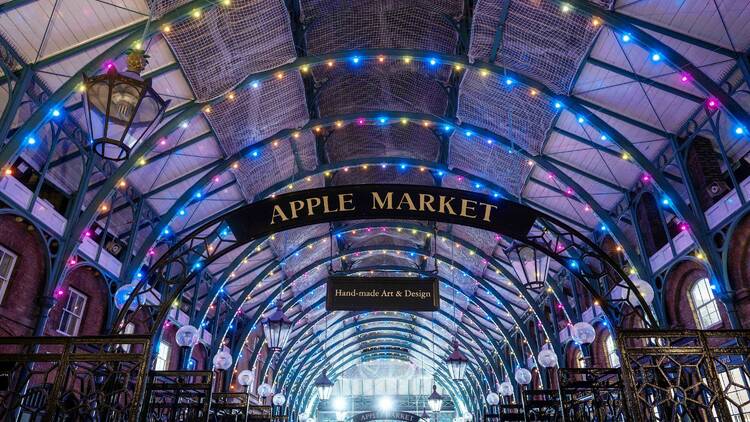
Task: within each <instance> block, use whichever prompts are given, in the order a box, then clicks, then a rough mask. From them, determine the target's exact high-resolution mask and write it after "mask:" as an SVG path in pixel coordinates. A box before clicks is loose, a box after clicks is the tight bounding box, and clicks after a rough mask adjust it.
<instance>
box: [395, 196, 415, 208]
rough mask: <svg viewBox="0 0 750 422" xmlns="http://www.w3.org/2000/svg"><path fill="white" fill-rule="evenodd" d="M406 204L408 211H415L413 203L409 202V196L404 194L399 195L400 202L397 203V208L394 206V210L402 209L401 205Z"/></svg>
mask: <svg viewBox="0 0 750 422" xmlns="http://www.w3.org/2000/svg"><path fill="white" fill-rule="evenodd" d="M404 203H406V205H407V206H408V207H409V210H411V211H416V210H417V207H415V206H414V201H412V200H411V196H410V195H409V194H408V193H404V194H403V195H401V201H400V202H399V203H398V206H396V209H399V210H400V209H403V208H401V205H403V204H404Z"/></svg>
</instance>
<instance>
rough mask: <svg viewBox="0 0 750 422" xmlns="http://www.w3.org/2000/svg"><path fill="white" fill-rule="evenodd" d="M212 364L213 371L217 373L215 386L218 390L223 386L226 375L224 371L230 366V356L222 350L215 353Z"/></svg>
mask: <svg viewBox="0 0 750 422" xmlns="http://www.w3.org/2000/svg"><path fill="white" fill-rule="evenodd" d="M213 364H214V369H216V371H217V372H218V375H217V377H216V384H217V387H218V388H221V387H223V386H224V375H225V374H226V370H227V369H229V367H230V366H232V355H231V354H229V352H227V351H226V350H224V349H222V350H219V351H218V352H216V355H214V359H213ZM218 388H217V389H218Z"/></svg>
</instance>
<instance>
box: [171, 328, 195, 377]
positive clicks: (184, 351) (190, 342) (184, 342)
mask: <svg viewBox="0 0 750 422" xmlns="http://www.w3.org/2000/svg"><path fill="white" fill-rule="evenodd" d="M174 341H175V343H177V345H178V346H180V360H181V363H180V366H181V367H182V369H190V368H188V355H189V353H190V349H191V348H192V347H193V346H195V345H196V344H198V329H197V328H195V327H193V326H192V325H183V326H182V327H180V328H179V329H178V330H177V332H176V333H175V335H174ZM193 369H195V368H193Z"/></svg>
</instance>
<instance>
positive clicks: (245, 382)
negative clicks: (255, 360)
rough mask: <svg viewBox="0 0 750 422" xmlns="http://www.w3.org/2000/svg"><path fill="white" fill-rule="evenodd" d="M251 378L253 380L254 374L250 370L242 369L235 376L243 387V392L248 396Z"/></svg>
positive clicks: (251, 383) (251, 384) (251, 382)
mask: <svg viewBox="0 0 750 422" xmlns="http://www.w3.org/2000/svg"><path fill="white" fill-rule="evenodd" d="M253 378H255V373H253V371H251V370H250V369H243V370H241V371H240V373H239V374H237V382H238V383H239V384H240V385H241V386H243V387H245V392H246V393H248V394H250V388H252V386H253Z"/></svg>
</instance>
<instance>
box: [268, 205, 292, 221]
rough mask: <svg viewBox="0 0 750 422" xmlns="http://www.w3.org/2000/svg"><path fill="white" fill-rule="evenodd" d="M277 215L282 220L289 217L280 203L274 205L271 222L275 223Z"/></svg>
mask: <svg viewBox="0 0 750 422" xmlns="http://www.w3.org/2000/svg"><path fill="white" fill-rule="evenodd" d="M276 217H280V218H281V221H286V220H288V218H287V217H286V214H284V211H282V209H281V207H280V206H278V205H274V206H273V214H271V224H275V223H276V221H274V220H276Z"/></svg>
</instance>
